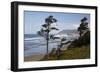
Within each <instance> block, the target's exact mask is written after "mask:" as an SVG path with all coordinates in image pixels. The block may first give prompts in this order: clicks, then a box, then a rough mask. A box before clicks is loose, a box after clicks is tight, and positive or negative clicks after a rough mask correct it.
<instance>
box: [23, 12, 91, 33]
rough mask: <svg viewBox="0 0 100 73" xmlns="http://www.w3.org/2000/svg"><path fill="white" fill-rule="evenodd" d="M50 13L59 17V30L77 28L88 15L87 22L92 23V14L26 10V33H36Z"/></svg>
mask: <svg viewBox="0 0 100 73" xmlns="http://www.w3.org/2000/svg"><path fill="white" fill-rule="evenodd" d="M50 15H52V16H53V17H54V18H56V19H57V23H56V24H57V28H59V29H60V30H59V31H61V30H69V29H77V27H78V26H79V25H80V20H81V19H82V18H83V17H87V19H88V20H87V22H88V23H89V24H90V14H83V13H60V12H34V11H24V32H25V34H36V33H37V31H39V30H40V29H41V25H43V24H44V23H45V18H47V17H48V16H50ZM59 31H57V32H59Z"/></svg>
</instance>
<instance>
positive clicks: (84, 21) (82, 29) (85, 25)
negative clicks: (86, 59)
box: [78, 17, 88, 37]
mask: <svg viewBox="0 0 100 73" xmlns="http://www.w3.org/2000/svg"><path fill="white" fill-rule="evenodd" d="M87 30H88V22H87V18H86V17H84V18H83V19H81V24H80V26H79V27H78V31H79V34H80V37H81V36H82V34H83V33H84V32H85V31H87Z"/></svg>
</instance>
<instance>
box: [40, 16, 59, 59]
mask: <svg viewBox="0 0 100 73" xmlns="http://www.w3.org/2000/svg"><path fill="white" fill-rule="evenodd" d="M56 22H57V19H55V18H54V17H53V16H52V15H50V16H48V17H47V18H46V19H45V24H43V25H42V28H41V30H40V31H38V34H39V35H41V36H43V37H44V38H46V41H47V45H46V46H47V48H46V49H47V54H46V56H47V59H49V51H48V46H49V39H50V38H53V35H50V34H49V33H50V32H51V31H52V30H59V29H58V28H56V27H51V24H53V23H56Z"/></svg>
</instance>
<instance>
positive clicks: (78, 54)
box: [41, 45, 90, 61]
mask: <svg viewBox="0 0 100 73" xmlns="http://www.w3.org/2000/svg"><path fill="white" fill-rule="evenodd" d="M53 52H54V50H53V51H52V52H51V53H50V54H49V59H46V56H45V57H44V58H43V59H41V60H42V61H44V60H70V59H88V58H90V46H89V45H87V46H81V47H76V48H69V49H67V50H65V51H62V52H61V54H60V55H59V57H57V55H56V53H53Z"/></svg>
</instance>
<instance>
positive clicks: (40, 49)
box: [24, 34, 72, 56]
mask: <svg viewBox="0 0 100 73" xmlns="http://www.w3.org/2000/svg"><path fill="white" fill-rule="evenodd" d="M71 39H72V38H71V37H68V38H67V41H70V40H71ZM59 43H60V39H56V40H52V39H50V40H49V48H48V50H49V53H50V52H51V51H52V49H53V48H57V46H58V44H59ZM46 51H47V49H46V40H45V38H44V37H41V36H38V35H33V34H25V35H24V56H31V55H45V54H46Z"/></svg>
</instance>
